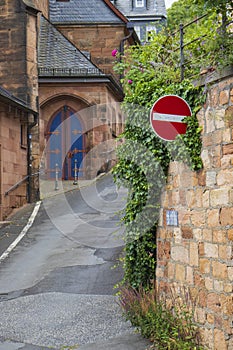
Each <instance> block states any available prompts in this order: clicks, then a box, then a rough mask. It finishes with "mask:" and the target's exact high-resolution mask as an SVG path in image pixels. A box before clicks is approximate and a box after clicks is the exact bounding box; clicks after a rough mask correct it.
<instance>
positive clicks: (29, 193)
mask: <svg viewBox="0 0 233 350" xmlns="http://www.w3.org/2000/svg"><path fill="white" fill-rule="evenodd" d="M33 117H34V120H33V122H32V123H30V124H29V125H28V127H27V146H28V149H27V176H28V183H27V200H28V203H32V202H33V200H32V191H31V188H32V133H31V132H32V128H34V126H36V125H37V124H38V120H39V116H38V113H35V114H33Z"/></svg>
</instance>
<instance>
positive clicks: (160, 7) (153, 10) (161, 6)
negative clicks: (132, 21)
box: [112, 0, 166, 17]
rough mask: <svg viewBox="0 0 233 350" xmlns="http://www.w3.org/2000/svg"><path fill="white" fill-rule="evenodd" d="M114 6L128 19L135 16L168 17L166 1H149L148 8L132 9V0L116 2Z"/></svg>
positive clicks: (118, 0)
mask: <svg viewBox="0 0 233 350" xmlns="http://www.w3.org/2000/svg"><path fill="white" fill-rule="evenodd" d="M112 3H114V5H115V6H116V7H117V8H118V9H119V10H120V11H121V12H122V13H123V14H124V15H125V16H126V17H127V16H129V17H132V16H135V15H139V14H140V15H143V16H145V15H148V16H152V15H153V16H156V17H157V16H161V17H166V7H165V0H147V1H146V7H138V8H132V0H115V1H112Z"/></svg>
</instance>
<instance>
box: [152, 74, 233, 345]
mask: <svg viewBox="0 0 233 350" xmlns="http://www.w3.org/2000/svg"><path fill="white" fill-rule="evenodd" d="M198 119H199V123H200V125H201V126H202V127H203V132H202V144H203V147H202V153H201V157H202V160H203V169H202V170H201V171H198V172H192V171H191V170H190V169H189V168H188V167H187V166H186V165H184V164H181V163H179V162H172V163H171V164H170V169H169V177H168V182H167V185H166V188H165V191H164V193H163V195H162V210H161V217H160V226H159V229H158V233H157V252H158V257H157V260H158V264H157V270H156V278H157V285H158V287H159V289H160V290H161V291H164V293H165V294H166V292H167V291H168V288H169V287H171V286H174V288H175V290H176V293H177V295H179V293H180V290H181V289H180V288H183V286H184V287H185V288H187V289H189V291H190V293H191V296H192V299H193V300H194V301H195V307H194V311H195V320H196V321H197V323H198V324H199V325H200V332H201V336H202V340H203V344H204V345H205V346H207V348H208V349H211V350H220V349H221V350H232V349H233V328H232V327H233V316H232V315H233V293H232V292H233V260H232V259H233V170H232V166H233V76H230V77H225V78H224V79H221V80H220V81H217V82H213V83H212V85H211V86H210V87H209V91H208V97H207V101H206V103H205V105H204V106H203V108H202V110H201V111H200V112H199V114H198ZM168 210H175V211H177V212H178V225H177V226H169V225H168V223H167V220H166V217H167V211H168ZM184 302H185V301H184Z"/></svg>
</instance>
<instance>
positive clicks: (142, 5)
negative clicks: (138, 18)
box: [135, 0, 145, 7]
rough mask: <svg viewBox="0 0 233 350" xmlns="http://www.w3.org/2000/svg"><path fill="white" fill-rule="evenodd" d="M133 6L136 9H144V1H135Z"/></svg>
mask: <svg viewBox="0 0 233 350" xmlns="http://www.w3.org/2000/svg"><path fill="white" fill-rule="evenodd" d="M135 6H136V7H144V6H145V0H136V2H135Z"/></svg>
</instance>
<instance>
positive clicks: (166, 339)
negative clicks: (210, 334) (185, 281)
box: [119, 286, 203, 350]
mask: <svg viewBox="0 0 233 350" xmlns="http://www.w3.org/2000/svg"><path fill="white" fill-rule="evenodd" d="M184 300H185V303H184ZM119 302H120V305H121V307H122V309H123V312H124V315H125V317H126V319H127V320H130V321H131V323H132V325H133V326H135V327H136V328H137V329H138V331H140V333H141V334H142V336H143V337H145V338H148V339H150V340H151V341H152V343H153V345H152V346H151V349H157V350H201V349H203V348H202V347H201V346H200V345H199V334H198V328H197V326H196V325H195V323H194V321H193V310H194V304H195V301H194V300H192V298H191V296H190V293H189V291H187V290H185V289H183V290H181V295H180V296H179V297H176V296H175V292H174V290H173V289H172V288H170V289H169V291H167V293H166V299H165V297H162V296H161V295H160V293H158V294H157V293H156V290H155V288H152V289H151V290H148V291H145V290H144V289H143V288H139V289H138V290H136V289H134V288H132V287H131V286H124V287H121V291H120V298H119Z"/></svg>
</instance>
